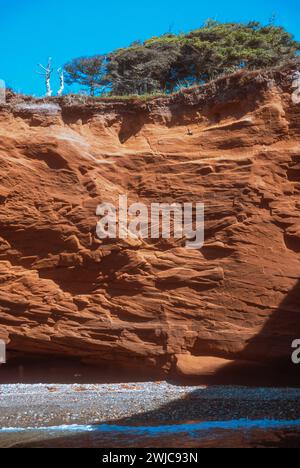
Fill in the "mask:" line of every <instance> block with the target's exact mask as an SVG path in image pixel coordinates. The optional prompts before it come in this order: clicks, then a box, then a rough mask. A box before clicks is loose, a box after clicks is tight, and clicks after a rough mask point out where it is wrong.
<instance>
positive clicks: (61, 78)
mask: <svg viewBox="0 0 300 468" xmlns="http://www.w3.org/2000/svg"><path fill="white" fill-rule="evenodd" d="M57 74H58V76H59V83H60V87H59V90H58V92H57V95H58V96H62V93H63V92H64V89H65V74H64V71H63V69H62V68H58V70H57Z"/></svg>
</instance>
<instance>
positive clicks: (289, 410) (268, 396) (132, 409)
mask: <svg viewBox="0 0 300 468" xmlns="http://www.w3.org/2000/svg"><path fill="white" fill-rule="evenodd" d="M0 397H1V398H0V427H2V428H29V427H36V428H38V427H47V426H61V425H70V424H78V425H84V424H91V425H93V424H100V423H104V422H113V423H118V424H132V425H134V424H146V425H148V424H150V425H151V424H154V425H155V424H170V423H175V424H176V423H182V422H187V421H223V420H239V419H257V420H261V419H273V420H274V419H278V420H289V419H290V420H298V419H300V390H299V389H290V388H284V389H280V388H245V387H224V386H218V387H204V386H201V387H195V386H192V387H191V386H178V385H172V384H169V383H166V382H160V383H153V382H152V383H151V382H145V383H131V384H125V385H124V384H110V385H55V384H53V385H1V388H0ZM4 432H5V431H4ZM0 441H1V432H0Z"/></svg>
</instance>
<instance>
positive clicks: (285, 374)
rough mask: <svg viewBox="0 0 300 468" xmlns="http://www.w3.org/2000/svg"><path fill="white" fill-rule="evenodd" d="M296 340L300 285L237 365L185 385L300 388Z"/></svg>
mask: <svg viewBox="0 0 300 468" xmlns="http://www.w3.org/2000/svg"><path fill="white" fill-rule="evenodd" d="M296 339H300V281H299V282H298V283H297V285H296V286H295V287H294V288H293V289H292V290H291V291H290V292H289V293H288V294H287V296H286V297H285V299H284V300H283V302H282V303H281V304H280V306H279V307H278V309H277V310H276V311H275V312H274V313H273V314H272V316H271V317H270V318H269V320H267V322H266V324H265V326H264V327H263V328H262V330H261V331H260V333H259V334H258V335H256V336H255V337H254V338H252V339H251V340H250V341H249V342H248V344H247V345H246V347H245V348H244V350H243V351H242V352H241V353H240V354H239V356H237V357H236V358H237V359H236V361H235V362H234V363H233V364H229V365H228V366H225V367H224V368H223V369H222V370H219V371H217V372H216V373H215V374H213V375H210V376H195V377H189V378H187V377H185V378H184V381H185V382H186V383H195V384H210V385H213V384H229V385H230V384H235V385H246V386H257V385H263V386H283V387H285V386H295V387H300V364H299V365H295V364H293V362H292V353H293V351H294V349H293V348H292V343H293V341H294V340H296ZM216 357H217V356H216ZM222 357H224V356H222ZM228 359H232V358H231V357H228ZM247 362H249V364H247ZM175 381H177V382H178V379H177V378H176V379H175ZM180 381H181V382H182V379H180Z"/></svg>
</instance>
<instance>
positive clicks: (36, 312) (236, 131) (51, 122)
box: [0, 65, 300, 375]
mask: <svg viewBox="0 0 300 468" xmlns="http://www.w3.org/2000/svg"><path fill="white" fill-rule="evenodd" d="M296 69H297V65H291V66H288V67H285V68H282V69H277V70H272V71H266V72H262V73H260V72H253V73H238V74H236V75H232V76H230V77H227V78H222V79H220V80H218V81H216V82H213V83H212V84H209V85H207V86H204V87H201V88H193V89H190V90H186V91H183V92H180V93H178V94H176V95H174V96H170V97H162V98H160V97H158V98H154V99H150V100H145V101H143V100H137V99H127V100H126V99H124V100H118V99H116V100H87V101H86V102H82V103H80V102H78V100H76V99H72V98H68V97H65V98H63V99H58V100H56V101H55V100H52V101H50V102H48V104H46V105H44V104H43V105H40V103H39V102H35V103H32V102H31V101H28V102H25V101H22V102H17V101H15V100H13V99H12V100H9V101H8V103H7V104H6V105H4V106H2V107H1V111H0V338H2V339H4V340H5V341H6V342H7V347H8V351H10V352H14V353H15V354H18V355H20V356H25V355H30V356H35V357H39V356H42V355H44V356H53V357H57V358H60V357H77V358H79V359H80V360H81V361H82V362H87V363H93V364H95V365H97V366H99V368H103V366H105V365H107V364H113V365H114V366H116V368H117V367H118V366H120V367H124V368H128V369H132V368H137V369H139V368H140V369H149V372H150V371H151V370H157V371H159V372H163V373H166V374H168V373H171V374H172V373H176V372H177V373H183V374H191V373H192V374H200V375H201V366H202V363H204V364H203V366H204V368H205V372H206V373H207V372H208V371H207V367H208V366H209V363H210V362H212V361H213V362H214V367H216V368H219V367H220V366H221V365H222V363H225V364H226V363H227V362H229V363H231V362H232V361H239V360H241V361H243V362H244V361H245V362H247V361H249V362H257V363H271V364H272V365H274V363H279V362H280V363H289V362H290V356H291V352H292V351H291V343H292V341H293V340H294V339H297V338H299V339H300V286H299V278H300V197H299V194H300V104H299V103H298V104H297V102H294V101H293V99H292V96H293V92H294V91H295V90H294V89H293V87H292V84H293V74H294V73H295V71H296ZM123 194H127V195H128V197H129V201H130V203H132V202H143V203H145V204H146V205H147V206H149V205H150V203H152V202H167V203H173V202H178V203H184V202H204V203H205V218H206V222H205V245H204V247H203V248H202V249H201V250H188V249H186V248H185V243H184V241H183V240H175V239H170V240H165V239H158V240H150V239H149V240H146V239H145V240H132V239H128V240H105V241H100V240H99V239H97V236H96V231H95V230H96V223H97V221H98V217H97V216H96V207H97V205H98V204H99V203H102V202H112V203H115V204H116V203H117V201H118V196H119V195H123ZM200 357H201V359H200ZM205 357H207V362H206V361H205ZM213 358H214V359H213ZM216 363H217V365H216Z"/></svg>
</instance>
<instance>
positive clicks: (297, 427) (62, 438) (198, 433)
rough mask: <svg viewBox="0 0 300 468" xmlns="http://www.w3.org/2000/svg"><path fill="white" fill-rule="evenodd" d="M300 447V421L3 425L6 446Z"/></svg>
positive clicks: (0, 441) (1, 443)
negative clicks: (14, 426)
mask: <svg viewBox="0 0 300 468" xmlns="http://www.w3.org/2000/svg"><path fill="white" fill-rule="evenodd" d="M28 446H30V447H90V448H95V447H97V448H128V447H136V448H138V447H144V448H145V447H147V448H148V447H151V448H152V447H153V448H161V447H178V448H179V447H180V448H202V447H251V446H252V447H278V446H287V447H288V446H290V447H300V420H296V421H284V420H282V421H276V420H267V419H263V420H250V419H244V420H231V421H207V422H192V423H182V424H170V425H161V426H151V425H149V426H122V425H110V424H101V425H98V426H91V425H70V426H66V425H63V426H53V427H41V428H2V429H1V430H0V447H28Z"/></svg>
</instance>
